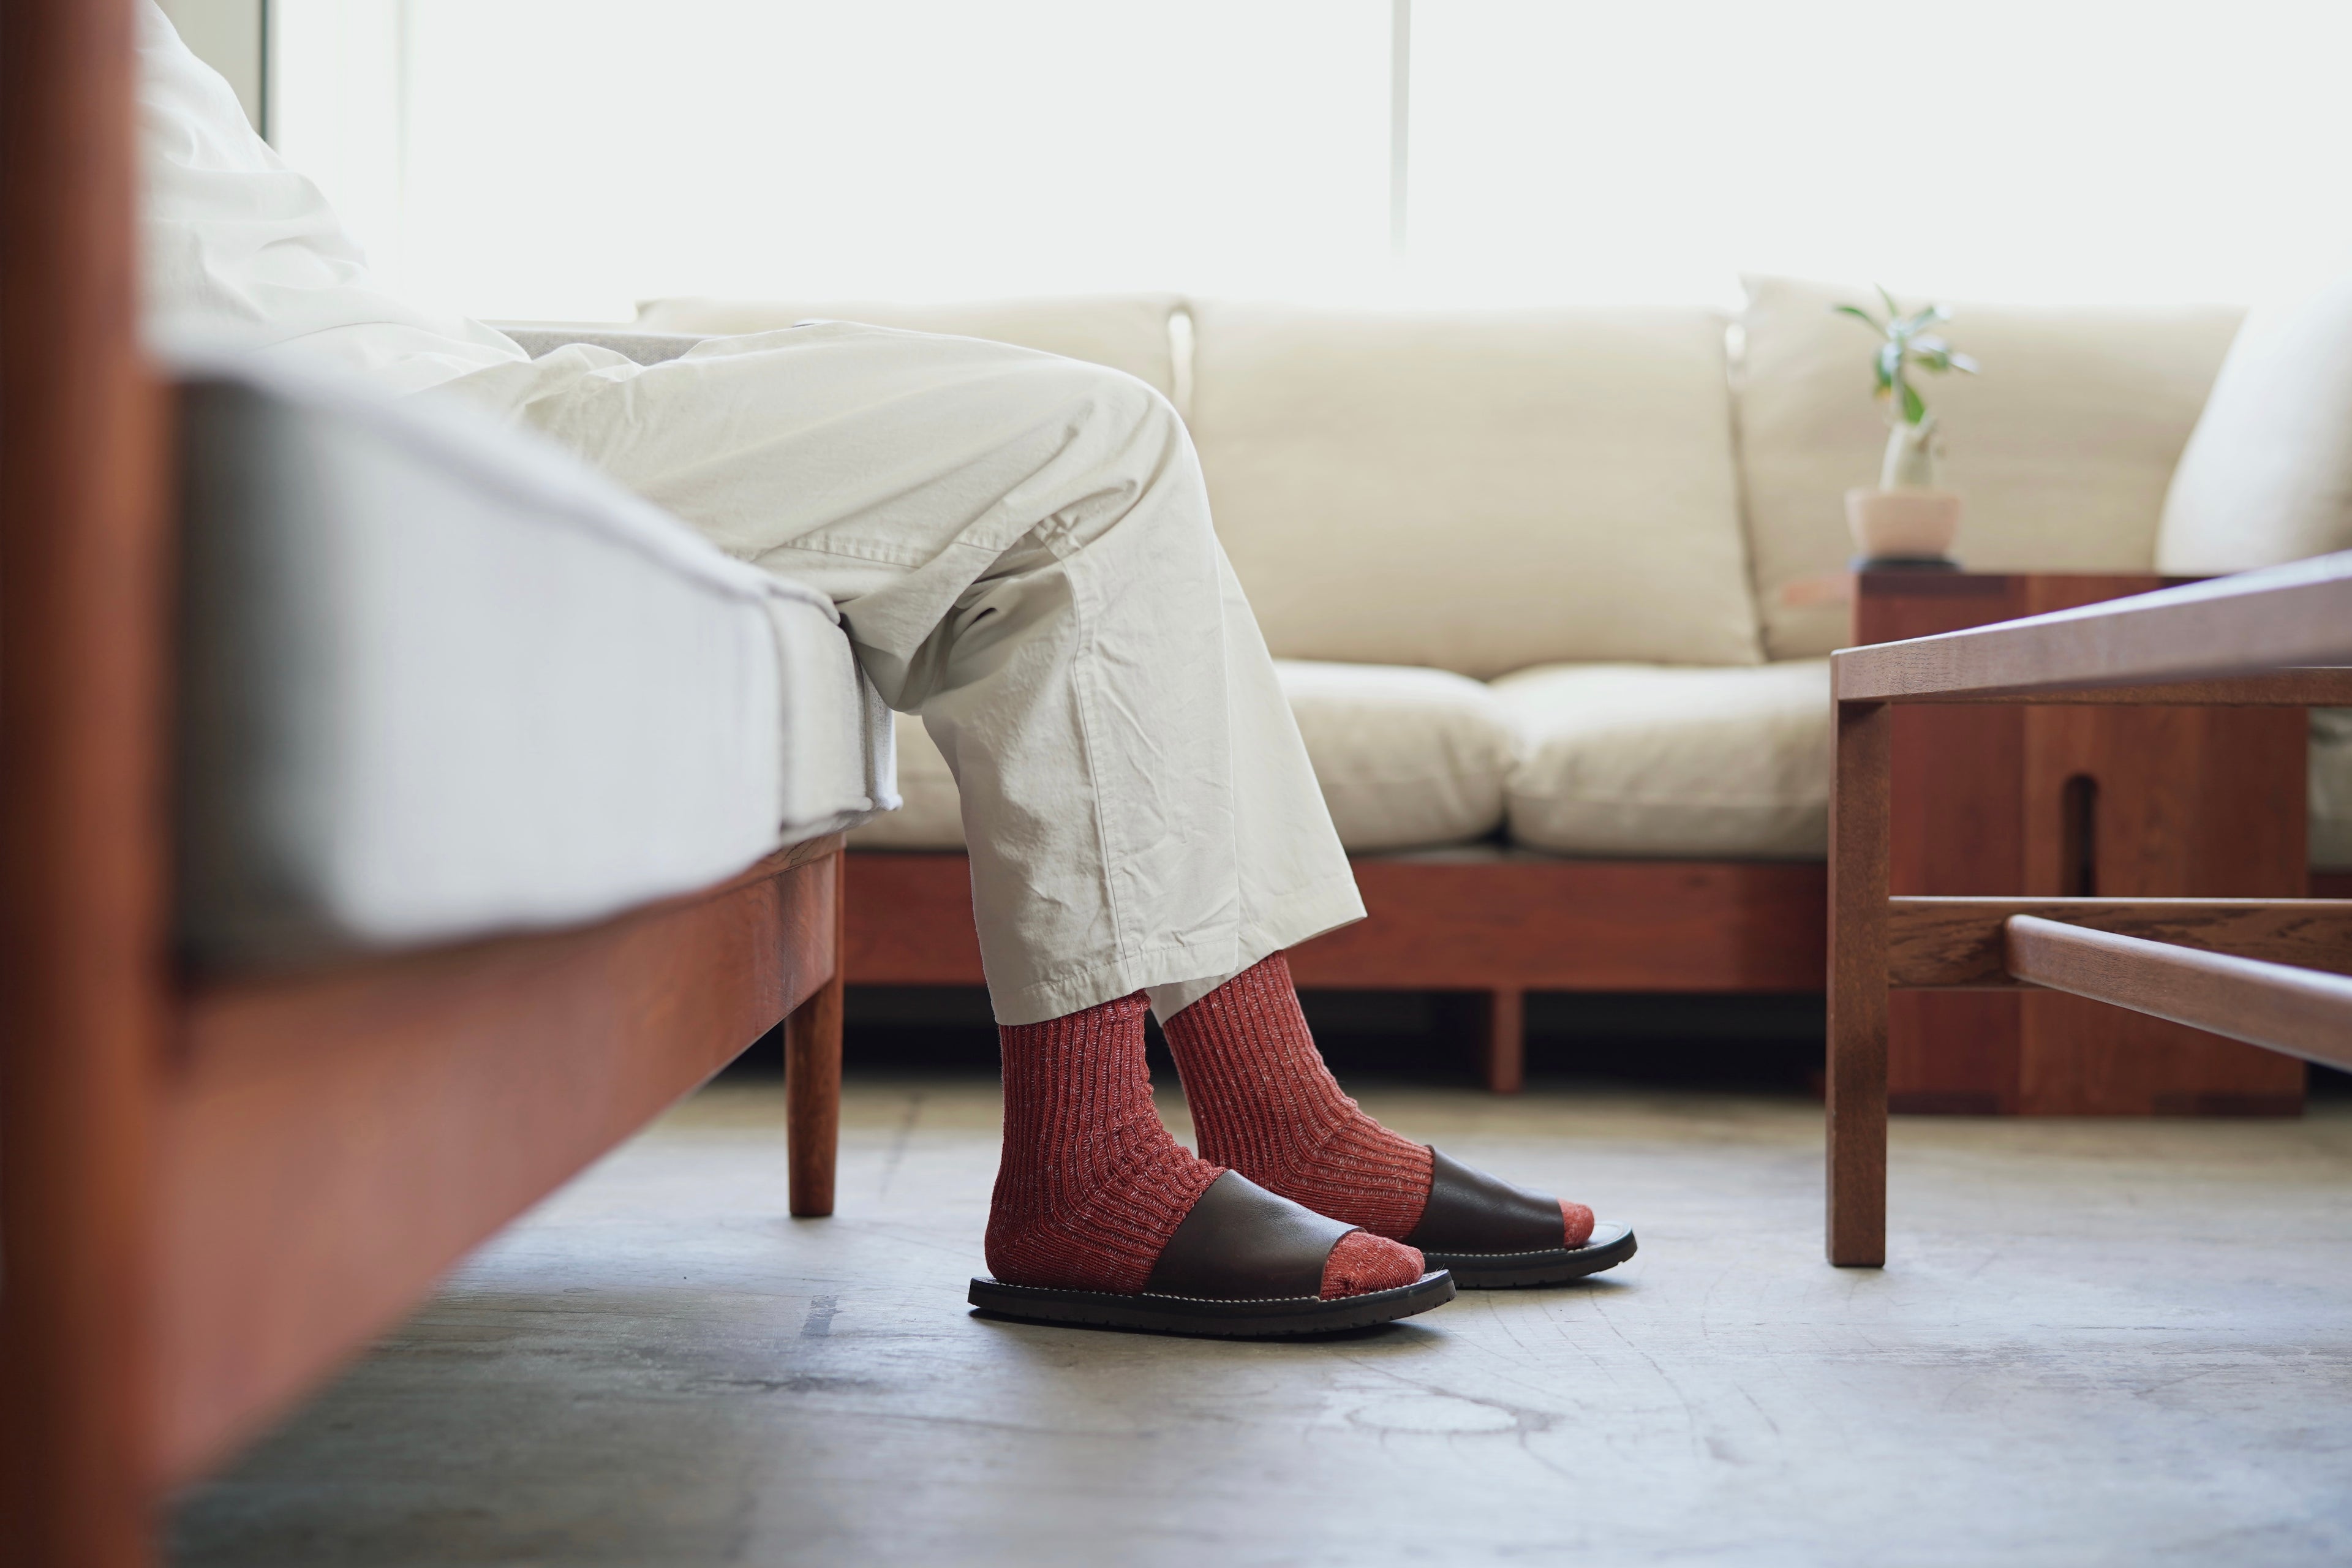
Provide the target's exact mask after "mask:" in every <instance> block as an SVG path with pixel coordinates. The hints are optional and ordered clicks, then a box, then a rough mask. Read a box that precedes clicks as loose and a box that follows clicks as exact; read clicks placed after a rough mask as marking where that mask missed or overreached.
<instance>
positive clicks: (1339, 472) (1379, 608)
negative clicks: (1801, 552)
mask: <svg viewBox="0 0 2352 1568" xmlns="http://www.w3.org/2000/svg"><path fill="white" fill-rule="evenodd" d="M1192 315H1193V322H1194V349H1193V377H1192V438H1193V440H1194V442H1195V443H1196V444H1197V446H1198V447H1199V448H1200V454H1201V467H1202V473H1203V474H1204V475H1205V476H1206V477H1207V479H1208V484H1209V499H1210V501H1211V504H1212V507H1213V510H1214V513H1215V516H1216V521H1217V532H1218V535H1219V537H1221V538H1222V539H1223V541H1224V544H1225V550H1226V553H1227V554H1229V555H1230V556H1231V557H1232V558H1233V563H1234V572H1235V573H1236V574H1238V575H1239V576H1240V578H1241V581H1242V586H1243V587H1244V589H1245V590H1247V592H1248V594H1249V598H1250V604H1251V606H1252V607H1253V608H1254V609H1255V611H1256V612H1257V618H1258V624H1259V626H1261V627H1262V628H1263V629H1264V630H1265V639H1266V645H1267V647H1270V648H1272V649H1273V650H1274V653H1275V655H1276V658H1305V659H1334V660H1345V661H1349V662H1355V663H1364V664H1398V665H1428V666H1431V667H1433V668H1439V669H1450V670H1454V671H1455V672H1456V673H1458V674H1462V675H1468V676H1475V677H1477V678H1479V679H1487V678H1490V677H1493V676H1496V675H1500V674H1503V673H1504V672H1506V671H1507V670H1513V669H1522V668H1527V667H1528V666H1530V665H1536V664H1549V663H1553V662H1556V661H1559V660H1563V659H1604V658H1615V659H1643V660H1653V661H1659V662H1674V663H1690V664H1717V665H1721V664H1752V663H1755V662H1758V661H1759V659H1760V658H1762V654H1761V651H1760V648H1759V643H1758V638H1757V626H1756V613H1755V605H1754V599H1753V596H1752V595H1751V592H1750V589H1749V585H1748V557H1747V548H1746V545H1745V543H1744V542H1743V541H1742V538H1741V534H1740V527H1739V506H1738V489H1737V482H1736V479H1735V471H1734V464H1733V458H1732V448H1731V405H1730V393H1729V388H1728V384H1727V379H1726V364H1725V351H1724V341H1725V328H1726V322H1725V321H1724V319H1723V317H1722V316H1721V315H1720V314H1718V313H1717V312H1715V311H1713V310H1696V309H1694V310H1523V311H1485V312H1477V311H1458V312H1450V313H1436V312H1432V313H1421V314H1403V313H1398V314H1384V313H1379V312H1370V311H1364V312H1346V311H1320V310H1306V309H1301V308H1294V307H1286V306H1275V305H1244V304H1220V303H1196V304H1195V305H1194V306H1193V308H1192Z"/></svg>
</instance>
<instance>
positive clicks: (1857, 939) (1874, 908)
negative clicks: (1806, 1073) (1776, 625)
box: [1826, 702, 1893, 1268]
mask: <svg viewBox="0 0 2352 1568" xmlns="http://www.w3.org/2000/svg"><path fill="white" fill-rule="evenodd" d="M1892 728H1893V714H1892V712H1891V710H1889V709H1888V708H1887V706H1886V705H1885V703H1883V702H1869V703H1865V702H1841V703H1839V704H1837V762H1836V772H1835V773H1834V774H1833V775H1832V781H1831V786H1830V973H1829V1063H1828V1070H1827V1073H1826V1077H1827V1079H1828V1088H1829V1257H1830V1261H1831V1262H1832V1263H1834V1264H1837V1265H1839V1266H1840V1267H1842V1268H1879V1267H1881V1266H1883V1265H1884V1264H1885V1261H1886V900H1887V887H1888V880H1887V875H1888V874H1887V789H1888V784H1889V766H1890V759H1891V749H1890V747H1889V745H1888V740H1887V737H1888V734H1889V732H1890V731H1891V730H1892Z"/></svg>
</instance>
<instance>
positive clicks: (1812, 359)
mask: <svg viewBox="0 0 2352 1568" xmlns="http://www.w3.org/2000/svg"><path fill="white" fill-rule="evenodd" d="M1876 298H1877V297H1876V294H1875V293H1874V291H1873V290H1872V289H1867V288H1834V287H1832V286H1830V285H1827V284H1822V283H1805V282H1797V281H1793V280H1791V279H1781V278H1760V279H1756V278H1752V279H1748V310H1747V313H1746V314H1745V316H1744V317H1743V318H1742V324H1743V327H1744V332H1743V338H1744V340H1745V349H1744V352H1743V353H1742V356H1741V369H1740V392H1739V465H1740V471H1741V476H1742V482H1743V484H1744V485H1745V487H1746V492H1747V503H1748V531H1749V542H1750V546H1751V548H1752V550H1753V552H1754V555H1755V561H1756V587H1757V594H1758V597H1759V600H1760V601H1761V608H1762V613H1763V616H1764V626H1765V645H1766V648H1767V650H1768V651H1769V654H1770V655H1771V657H1772V658H1798V657H1804V656H1809V655H1814V654H1822V653H1827V652H1829V651H1830V649H1832V648H1833V647H1839V646H1842V645H1843V643H1844V641H1845V639H1846V637H1847V634H1848V625H1847V610H1846V606H1845V605H1843V604H1842V603H1818V604H1813V605H1805V606H1798V605H1790V604H1789V603H1786V602H1784V600H1783V599H1782V596H1781V591H1782V590H1783V589H1784V588H1786V587H1788V586H1789V585H1790V584H1791V583H1794V582H1797V581H1799V580H1801V579H1804V578H1808V577H1812V576H1816V575H1819V574H1824V573H1829V572H1834V571H1836V570H1838V569H1839V568H1841V567H1843V565H1844V564H1845V563H1846V562H1847V560H1848V559H1850V558H1851V557H1852V555H1853V542H1852V540H1851V538H1850V537H1849V536H1848V534H1847V532H1846V524H1845V500H1844V497H1845V492H1846V490H1847V489H1848V488H1850V487H1852V486H1855V485H1871V484H1875V483H1876V482H1877V480H1878V465H1879V457H1880V454H1881V452H1882V451H1883V450H1884V449H1885V445H1886V426H1885V423H1884V422H1883V420H1882V419H1881V417H1880V414H1879V409H1878V405H1877V404H1875V403H1874V402H1873V401H1872V399H1871V396H1870V353H1871V342H1872V340H1871V336H1870V333H1869V331H1867V330H1866V329H1864V326H1863V325H1862V323H1861V322H1859V321H1853V320H1852V319H1850V318H1848V317H1844V316H1838V315H1832V313H1831V312H1830V306H1831V304H1832V302H1833V301H1845V302H1850V303H1854V304H1862V305H1868V306H1870V307H1871V308H1872V309H1873V310H1877V309H1879V307H1878V306H1877V305H1876V303H1875V301H1876ZM1905 302H1906V304H1908V303H1914V302H1916V301H1914V300H1911V299H1910V298H1908V297H1906V300H1905ZM1953 312H1954V314H1953V319H1952V322H1951V326H1950V328H1949V331H1950V334H1951V338H1952V341H1953V342H1954V343H1955V344H1956V345H1958V347H1960V348H1962V349H1964V350H1966V351H1967V352H1968V353H1970V354H1972V355H1974V356H1975V357H1976V358H1977V359H1978V360H1979V361H1980V362H1981V363H1982V364H1983V366H1984V370H1983V373H1982V374H1979V375H1958V374H1954V375H1940V376H1927V377H1923V378H1922V379H1921V382H1920V386H1921V389H1922V391H1923V392H1924V393H1925V395H1926V396H1927V404H1928V406H1929V407H1931V408H1933V409H1934V410H1936V413H1937V418H1938V419H1939V421H1940V422H1941V424H1942V426H1943V437H1944V439H1943V445H1944V460H1943V464H1942V479H1943V482H1944V483H1945V485H1946V486H1947V487H1948V488H1949V489H1954V490H1957V491H1958V492H1959V494H1960V498H1961V511H1960V537H1959V542H1958V545H1957V546H1956V547H1955V553H1957V554H1958V557H1959V559H1960V562H1961V563H1962V564H1963V565H1965V566H1966V567H1968V568H1969V570H1970V571H1974V572H2147V571H2149V570H2151V569H2153V567H2154V564H2155V562H2156V558H2157V557H2156V536H2157V522H2158V517H2159V515H2160V514H2161V512H2162V510H2163V508H2164V498H2165V490H2166V487H2167V486H2168V485H2169V484H2170V483H2171V479H2172V470H2173V466H2174V464H2175V463H2176V462H2178V461H2179V458H2180V455H2181V448H2182V447H2183V446H2185V445H2186V444H2187V442H2188V440H2189V431H2190V430H2191V429H2192V428H2193V427H2194V426H2195V425H2196V423H2197V416H2198V411H2199V410H2200V408H2202V407H2203V406H2204V403H2205V394H2206V391H2207V389H2208V388H2209V387H2210V386H2211V385H2212V384H2213V377H2214V373H2215V372H2216V371H2217V370H2218V369H2219V368H2220V367H2221V358H2222V355H2223V354H2224V353H2226V352H2227V351H2228V349H2229V346H2230V339H2231V335H2232V334H2233V333H2234V332H2235V331H2236V330H2237V325H2238V321H2239V318H2240V316H2241V315H2242V312H2241V311H2239V310H2235V309H2231V308H2227V307H2222V306H2202V305H2200V306H2183V307H2178V308H2171V309H2154V308H2150V309H2110V308H2099V309H2089V308H2077V307H2072V306H2068V307H2025V306H2013V305H1981V304H1968V303H1965V302H1961V303H1956V304H1955V305H1954V306H1953Z"/></svg>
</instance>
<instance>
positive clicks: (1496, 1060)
mask: <svg viewBox="0 0 2352 1568" xmlns="http://www.w3.org/2000/svg"><path fill="white" fill-rule="evenodd" d="M1527 1080H1528V996H1527V993H1526V992H1524V991H1504V990H1496V991H1489V992H1487V993H1486V1087H1487V1088H1488V1089H1492V1090H1493V1091H1494V1092H1495V1093H1496V1094H1517V1093H1518V1092H1519V1090H1520V1089H1523V1088H1525V1087H1526V1085H1527Z"/></svg>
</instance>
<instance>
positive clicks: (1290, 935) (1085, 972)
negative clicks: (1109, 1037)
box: [989, 872, 1364, 1025]
mask: <svg viewBox="0 0 2352 1568" xmlns="http://www.w3.org/2000/svg"><path fill="white" fill-rule="evenodd" d="M1363 918H1364V900H1363V899H1362V897H1361V896H1360V894H1358V892H1357V891H1356V879H1355V878H1354V876H1353V875H1352V874H1349V873H1347V872H1342V873H1341V874H1339V876H1336V877H1332V878H1328V879H1324V880H1321V881H1318V882H1316V883H1314V884H1311V885H1310V886H1308V887H1306V888H1302V889H1298V890H1297V891H1296V892H1293V893H1291V894H1289V895H1287V896H1286V897H1285V898H1283V899H1280V900H1277V901H1276V903H1275V905H1274V907H1273V908H1272V909H1271V910H1267V911H1266V912H1265V914H1263V915H1261V916H1259V917H1258V918H1256V919H1255V920H1253V921H1250V922H1249V924H1248V925H1247V926H1246V927H1245V928H1244V929H1243V930H1241V931H1237V932H1230V933H1223V934H1220V935H1215V936H1209V937H1205V938H1203V939H1202V940H1200V941H1181V940H1180V941H1177V942H1167V943H1164V944H1162V945H1160V946H1159V947H1155V948H1152V949H1150V950H1149V951H1147V952H1139V953H1131V954H1129V955H1127V956H1124V957H1120V958H1115V959H1107V960H1105V961H1104V962H1103V963H1097V964H1089V965H1087V966H1086V967H1084V968H1082V969H1076V970H1070V971H1066V972H1064V973H1060V974H1057V975H1055V976H1054V977H1053V978H1052V979H1050V980H1041V981H1037V982H1035V983H1034V984H1028V985H1024V986H1021V987H1019V988H1018V989H998V988H997V987H994V986H992V987H990V992H989V999H990V1002H991V1003H992V1005H993V1007H994V1010H995V1013H996V1021H997V1022H998V1023H999V1024H1005V1025H1013V1024H1042V1023H1044V1022H1045V1020H1046V1019H1048V1018H1059V1017H1061V1016H1064V1015H1066V1014H1069V1013H1076V1012H1079V1011H1081V1010H1083V1009H1085V1008H1087V1007H1095V1006H1099V1005H1101V1004H1103V1003H1105V1002H1112V1001H1116V1000H1118V998H1119V997H1121V996H1132V995H1134V994H1136V993H1137V992H1138V991H1149V992H1150V993H1151V1005H1152V1010H1153V1011H1154V1012H1155V1013H1157V1014H1158V1015H1159V1016H1160V1019H1161V1021H1162V1022H1165V1021H1166V1020H1167V1019H1169V1018H1171V1017H1173V1016H1176V1014H1178V1013H1179V1012H1181V1011H1182V1010H1183V1009H1184V1008H1186V1007H1188V1006H1190V1005H1192V1004H1193V1003H1194V1002H1197V1001H1199V1000H1200V999H1201V998H1202V997H1203V996H1205V995H1207V994H1209V993H1210V992H1212V991H1213V990H1215V989H1216V988H1217V987H1218V986H1220V985H1222V984H1224V983H1225V982H1226V981H1228V980H1230V979H1232V978H1233V977H1234V975H1236V974H1239V973H1241V972H1242V971H1243V970H1244V969H1247V968H1249V967H1250V966H1251V965H1252V964H1255V963H1258V962H1259V961H1260V960H1261V959H1264V958H1265V957H1266V956H1267V955H1268V954H1270V953H1276V952H1281V951H1282V950H1283V949H1285V948H1288V947H1296V946H1297V945H1298V943H1300V942H1306V941H1307V940H1308V939H1309V938H1312V937H1317V936H1320V935H1322V934H1323V933H1324V932H1325V931H1332V930H1335V929H1337V928H1338V927H1340V926H1343V925H1348V924H1349V923H1351V922H1353V921H1360V920H1362V919H1363Z"/></svg>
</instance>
